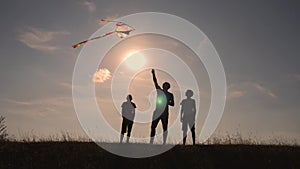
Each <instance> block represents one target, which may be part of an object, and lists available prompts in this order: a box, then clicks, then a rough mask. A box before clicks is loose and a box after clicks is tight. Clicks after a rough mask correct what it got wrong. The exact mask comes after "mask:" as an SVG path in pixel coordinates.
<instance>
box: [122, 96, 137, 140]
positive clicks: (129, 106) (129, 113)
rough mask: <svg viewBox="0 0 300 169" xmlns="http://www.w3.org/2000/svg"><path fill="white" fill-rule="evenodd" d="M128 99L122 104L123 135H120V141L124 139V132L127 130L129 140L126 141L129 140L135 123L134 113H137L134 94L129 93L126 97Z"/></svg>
mask: <svg viewBox="0 0 300 169" xmlns="http://www.w3.org/2000/svg"><path fill="white" fill-rule="evenodd" d="M126 99H127V101H126V102H123V104H122V106H121V107H122V117H123V121H122V129H121V136H120V143H122V141H123V137H124V133H126V130H127V140H126V142H127V143H128V142H129V138H130V133H131V129H132V125H133V120H134V115H135V108H136V105H135V104H134V103H133V102H132V96H131V95H128V96H127V97H126Z"/></svg>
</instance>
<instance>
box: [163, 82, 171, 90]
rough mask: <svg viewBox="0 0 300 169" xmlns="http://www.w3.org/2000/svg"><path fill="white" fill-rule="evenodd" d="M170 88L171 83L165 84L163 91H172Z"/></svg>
mask: <svg viewBox="0 0 300 169" xmlns="http://www.w3.org/2000/svg"><path fill="white" fill-rule="evenodd" d="M170 87H171V85H170V83H169V82H165V83H163V89H164V90H165V91H168V90H169V89H170Z"/></svg>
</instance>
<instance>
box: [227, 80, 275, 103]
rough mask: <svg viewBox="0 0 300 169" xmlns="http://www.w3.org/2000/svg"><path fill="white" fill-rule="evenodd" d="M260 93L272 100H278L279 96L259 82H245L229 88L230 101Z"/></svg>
mask: <svg viewBox="0 0 300 169" xmlns="http://www.w3.org/2000/svg"><path fill="white" fill-rule="evenodd" d="M255 91H258V92H259V93H260V94H263V95H266V96H268V97H270V98H272V99H277V98H278V96H277V95H276V94H275V93H274V92H273V91H271V89H269V88H267V87H265V86H263V85H261V84H259V83H257V82H243V83H240V84H231V85H229V86H228V95H227V97H228V98H229V99H236V98H241V97H244V96H246V95H247V94H248V93H252V92H255Z"/></svg>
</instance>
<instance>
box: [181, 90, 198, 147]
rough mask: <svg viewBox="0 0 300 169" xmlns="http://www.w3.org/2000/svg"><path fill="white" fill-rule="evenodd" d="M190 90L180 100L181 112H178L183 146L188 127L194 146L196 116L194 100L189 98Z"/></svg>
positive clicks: (191, 93)
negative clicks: (184, 97)
mask: <svg viewBox="0 0 300 169" xmlns="http://www.w3.org/2000/svg"><path fill="white" fill-rule="evenodd" d="M193 94H194V93H193V91H192V90H187V91H186V93H185V95H186V97H187V98H186V99H184V100H182V102H181V103H180V104H181V112H180V121H181V122H182V131H183V145H185V143H186V136H187V130H188V126H189V128H190V130H191V132H192V137H193V145H195V137H196V135H195V116H196V103H195V100H194V99H192V98H191V97H192V96H193Z"/></svg>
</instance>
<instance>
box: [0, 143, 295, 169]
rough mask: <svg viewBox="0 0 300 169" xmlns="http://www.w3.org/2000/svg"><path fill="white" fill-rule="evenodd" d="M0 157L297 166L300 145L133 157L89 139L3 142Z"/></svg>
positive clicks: (8, 163) (52, 167) (242, 168)
mask: <svg viewBox="0 0 300 169" xmlns="http://www.w3.org/2000/svg"><path fill="white" fill-rule="evenodd" d="M111 146H116V147H118V146H120V145H119V144H113V143H112V144H111ZM144 146H145V145H144ZM0 159H1V160H0V169H11V168H15V169H29V168H30V169H35V168H36V169H57V168H63V169H68V168H70V169H77V168H78V169H79V168H80V169H96V168H97V169H98V168H99V169H111V168H114V169H127V168H128V169H129V168H130V169H135V168H137V169H141V168H146V169H147V168H149V169H160V168H170V169H177V168H178V169H182V168H185V169H194V168H195V169H202V168H203V169H221V168H222V169H223V168H224V169H260V168H261V169H299V168H300V147H299V146H278V145H276V146H272V145H196V146H181V145H177V146H175V147H174V148H172V149H171V150H169V151H167V152H165V153H163V154H161V155H158V156H154V157H150V158H142V159H133V158H125V157H120V156H117V155H114V154H111V153H109V152H107V151H106V150H104V149H102V148H100V147H99V146H97V145H96V144H95V143H92V142H27V143H26V142H3V143H0Z"/></svg>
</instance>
